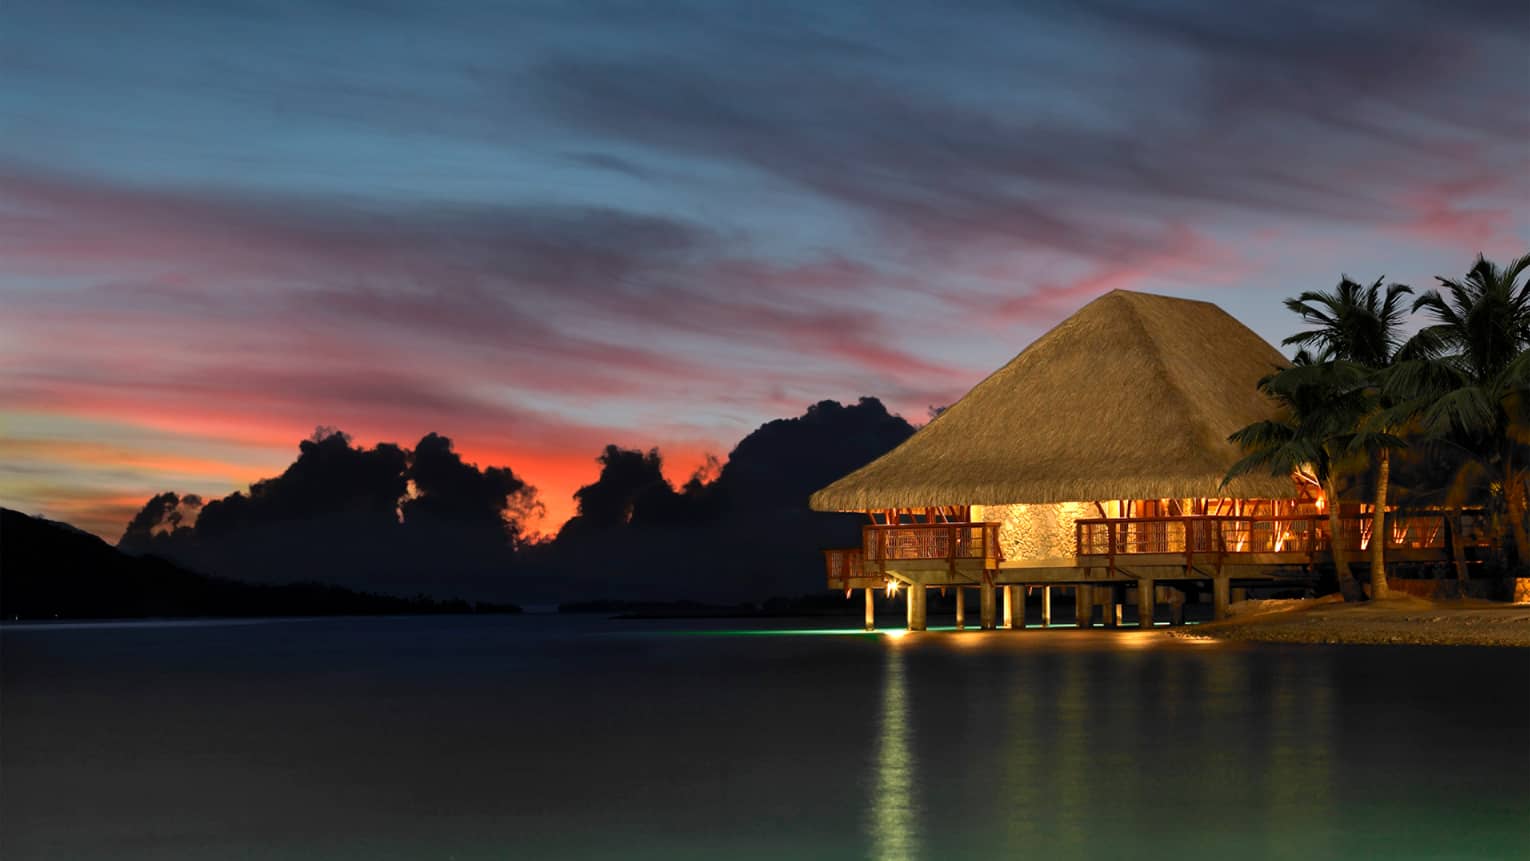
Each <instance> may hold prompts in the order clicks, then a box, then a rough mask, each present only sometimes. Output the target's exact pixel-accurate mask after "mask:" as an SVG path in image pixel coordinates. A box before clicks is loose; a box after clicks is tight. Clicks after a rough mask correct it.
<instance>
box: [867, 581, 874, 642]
mask: <svg viewBox="0 0 1530 861" xmlns="http://www.w3.org/2000/svg"><path fill="white" fill-rule="evenodd" d="M876 629H877V604H876V590H874V589H872V588H871V587H870V586H867V587H866V630H868V631H875V630H876Z"/></svg>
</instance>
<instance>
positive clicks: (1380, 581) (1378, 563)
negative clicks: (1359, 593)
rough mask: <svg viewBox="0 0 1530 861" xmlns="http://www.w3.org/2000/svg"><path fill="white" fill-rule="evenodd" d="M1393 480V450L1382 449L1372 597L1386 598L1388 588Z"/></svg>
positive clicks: (1374, 526) (1375, 513) (1373, 528)
mask: <svg viewBox="0 0 1530 861" xmlns="http://www.w3.org/2000/svg"><path fill="white" fill-rule="evenodd" d="M1391 481H1392V450H1391V449H1389V448H1385V447H1383V448H1382V449H1381V461H1380V462H1379V463H1378V464H1377V465H1376V506H1375V511H1373V512H1372V513H1371V599H1372V600H1375V599H1377V598H1385V597H1387V595H1388V593H1389V592H1390V591H1391V590H1389V589H1388V588H1387V490H1388V485H1389V484H1391Z"/></svg>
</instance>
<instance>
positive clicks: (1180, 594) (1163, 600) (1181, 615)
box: [1157, 586, 1185, 625]
mask: <svg viewBox="0 0 1530 861" xmlns="http://www.w3.org/2000/svg"><path fill="white" fill-rule="evenodd" d="M1157 592H1158V603H1160V604H1168V605H1169V624H1170V625H1183V624H1185V592H1184V590H1183V589H1176V588H1175V587H1173V586H1159V587H1158V589H1157Z"/></svg>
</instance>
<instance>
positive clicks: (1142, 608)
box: [1137, 579, 1158, 628]
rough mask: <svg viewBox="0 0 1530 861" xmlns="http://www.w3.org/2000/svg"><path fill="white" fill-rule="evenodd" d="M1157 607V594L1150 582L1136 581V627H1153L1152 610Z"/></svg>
mask: <svg viewBox="0 0 1530 861" xmlns="http://www.w3.org/2000/svg"><path fill="white" fill-rule="evenodd" d="M1157 605H1158V592H1157V590H1156V589H1155V588H1154V587H1153V581H1152V580H1145V579H1144V580H1138V581H1137V627H1139V628H1151V627H1153V610H1154V608H1155V607H1157Z"/></svg>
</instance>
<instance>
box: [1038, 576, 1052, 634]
mask: <svg viewBox="0 0 1530 861" xmlns="http://www.w3.org/2000/svg"><path fill="white" fill-rule="evenodd" d="M1041 627H1043V628H1050V627H1052V587H1051V586H1042V587H1041Z"/></svg>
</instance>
